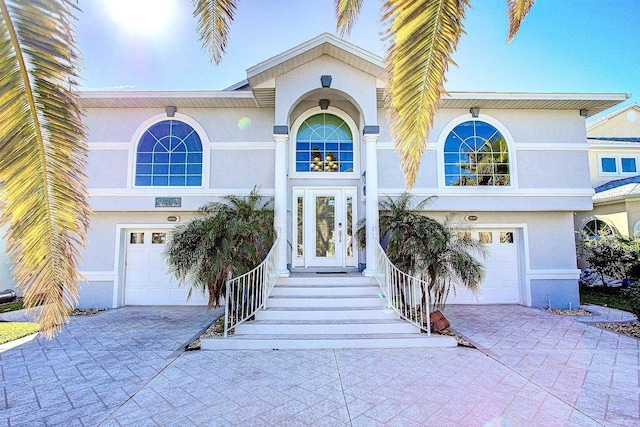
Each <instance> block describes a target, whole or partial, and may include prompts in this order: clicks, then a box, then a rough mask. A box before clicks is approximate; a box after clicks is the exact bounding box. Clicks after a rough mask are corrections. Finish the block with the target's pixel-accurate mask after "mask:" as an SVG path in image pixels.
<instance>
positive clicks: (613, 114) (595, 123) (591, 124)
mask: <svg viewBox="0 0 640 427" xmlns="http://www.w3.org/2000/svg"><path fill="white" fill-rule="evenodd" d="M632 108H633V109H636V110H638V111H640V106H639V105H638V103H637V102H634V103H633V104H629V105H625V106H624V107H622V108H618V109H617V110H614V111H612V112H610V113H609V114H605V115H604V116H602V117H599V118H597V119H596V120H593V121H592V122H589V123H587V132H588V131H590V130H591V129H594V128H596V127H598V126H600V125H602V124H604V123H606V122H608V121H609V120H611V119H612V118H614V117H616V116H619V115H620V114H622V113H624V112H625V111H628V110H631V109H632Z"/></svg>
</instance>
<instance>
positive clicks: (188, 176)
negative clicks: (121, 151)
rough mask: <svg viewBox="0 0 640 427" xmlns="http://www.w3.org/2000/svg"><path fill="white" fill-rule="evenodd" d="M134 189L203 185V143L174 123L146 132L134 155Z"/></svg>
mask: <svg viewBox="0 0 640 427" xmlns="http://www.w3.org/2000/svg"><path fill="white" fill-rule="evenodd" d="M136 185H137V186H159V187H192V186H200V185H202V142H201V141H200V136H198V133H197V132H196V131H195V130H194V129H193V128H192V127H191V126H189V125H188V124H186V123H184V122H181V121H179V120H173V119H172V120H163V121H161V122H158V123H156V124H154V125H153V126H151V127H150V128H149V129H147V130H146V131H145V132H144V134H143V135H142V137H141V138H140V142H139V143H138V150H137V152H136Z"/></svg>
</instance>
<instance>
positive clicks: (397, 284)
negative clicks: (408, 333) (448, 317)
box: [375, 242, 431, 335]
mask: <svg viewBox="0 0 640 427" xmlns="http://www.w3.org/2000/svg"><path fill="white" fill-rule="evenodd" d="M376 246H377V247H376V258H377V261H378V264H377V265H378V272H377V273H376V274H375V278H376V281H377V282H378V285H379V286H380V289H382V293H383V294H384V296H385V298H386V299H387V307H389V308H390V309H392V310H394V311H395V312H396V313H398V314H399V315H400V317H401V318H403V319H405V320H406V321H408V322H409V323H412V324H414V325H415V326H417V327H418V328H420V329H421V330H423V331H425V332H426V333H427V335H431V322H430V319H429V308H430V304H429V290H428V289H429V287H428V283H427V282H425V281H424V280H421V279H419V278H417V277H413V276H410V275H409V274H407V273H405V272H403V271H402V270H400V269H399V268H398V267H396V266H395V265H393V263H392V262H391V260H390V259H389V257H388V256H387V254H386V253H385V252H384V249H382V246H380V243H378V242H376Z"/></svg>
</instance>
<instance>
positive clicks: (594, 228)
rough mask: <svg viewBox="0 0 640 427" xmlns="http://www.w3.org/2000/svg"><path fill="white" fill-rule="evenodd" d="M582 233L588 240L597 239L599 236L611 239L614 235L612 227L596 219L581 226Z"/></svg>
mask: <svg viewBox="0 0 640 427" xmlns="http://www.w3.org/2000/svg"><path fill="white" fill-rule="evenodd" d="M582 232H583V233H584V234H585V235H586V236H587V237H589V238H598V237H600V236H606V237H612V236H615V235H616V231H615V230H614V228H613V227H612V226H610V225H609V224H607V223H606V222H604V221H602V220H601V219H597V218H592V219H590V220H589V221H587V222H585V223H584V225H583V226H582Z"/></svg>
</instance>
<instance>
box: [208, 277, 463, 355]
mask: <svg viewBox="0 0 640 427" xmlns="http://www.w3.org/2000/svg"><path fill="white" fill-rule="evenodd" d="M456 345H457V343H456V340H455V338H453V337H449V336H442V335H432V336H427V335H426V334H424V333H421V332H420V330H419V329H418V328H417V327H415V326H414V325H412V324H410V323H408V322H406V321H404V320H401V319H400V317H399V316H398V315H397V314H396V313H395V312H394V311H393V310H390V309H388V308H387V307H386V300H385V299H384V297H383V296H382V295H381V293H380V288H379V287H378V285H377V283H376V281H375V279H374V278H371V277H365V276H362V275H360V274H336V275H326V274H323V275H291V276H290V277H287V278H281V279H278V283H277V284H276V286H275V288H274V289H273V291H272V293H271V296H270V297H269V299H268V300H267V309H265V310H261V311H259V312H258V313H256V316H255V320H253V321H250V322H245V323H243V324H241V325H238V326H237V327H236V331H235V334H234V335H232V336H229V337H227V338H208V339H203V340H202V343H201V348H202V349H203V350H231V349H238V350H241V349H242V350H261V349H338V348H416V347H455V346H456Z"/></svg>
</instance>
